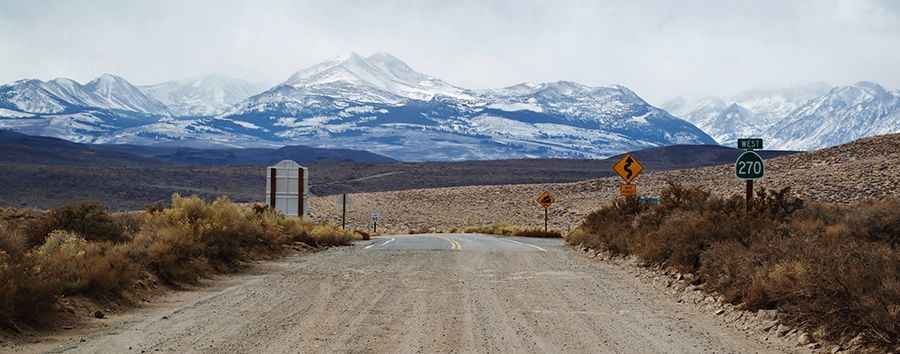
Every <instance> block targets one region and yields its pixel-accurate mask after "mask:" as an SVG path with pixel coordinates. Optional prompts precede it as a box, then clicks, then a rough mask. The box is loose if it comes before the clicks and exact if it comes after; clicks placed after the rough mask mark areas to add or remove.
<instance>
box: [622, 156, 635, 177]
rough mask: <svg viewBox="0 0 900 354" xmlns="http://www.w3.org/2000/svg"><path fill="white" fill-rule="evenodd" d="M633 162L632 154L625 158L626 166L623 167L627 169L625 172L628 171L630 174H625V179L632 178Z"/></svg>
mask: <svg viewBox="0 0 900 354" xmlns="http://www.w3.org/2000/svg"><path fill="white" fill-rule="evenodd" d="M633 163H634V160H632V159H631V156H628V158H627V159H625V166H624V167H623V168H622V169H623V170H625V172H628V175H626V176H625V179H630V178H631V175H632V174H633V173H634V172H631V164H633Z"/></svg>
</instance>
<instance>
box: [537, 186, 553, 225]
mask: <svg viewBox="0 0 900 354" xmlns="http://www.w3.org/2000/svg"><path fill="white" fill-rule="evenodd" d="M536 201H537V203H538V204H540V205H541V207H543V208H544V232H547V231H548V230H549V227H550V206H551V205H553V203H555V202H556V199H555V198H553V195H552V194H550V192H548V191H543V192H541V194H540V195H538V197H537V200H536Z"/></svg>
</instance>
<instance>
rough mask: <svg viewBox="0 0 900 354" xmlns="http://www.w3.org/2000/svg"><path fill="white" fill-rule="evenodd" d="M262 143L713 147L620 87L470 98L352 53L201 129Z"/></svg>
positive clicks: (405, 148) (603, 149) (575, 150)
mask: <svg viewBox="0 0 900 354" xmlns="http://www.w3.org/2000/svg"><path fill="white" fill-rule="evenodd" d="M196 124H198V125H201V124H202V125H203V126H205V127H212V128H215V129H222V130H225V131H229V132H240V133H242V134H243V135H245V136H252V137H255V138H257V139H259V141H264V142H269V143H282V142H285V141H289V142H291V143H298V144H305V145H313V146H323V147H332V146H343V147H353V148H360V149H365V150H369V151H374V152H378V153H381V154H385V155H387V156H391V157H394V158H398V159H404V160H433V159H440V160H445V159H486V158H509V157H548V156H552V157H605V156H609V155H613V154H616V153H619V152H622V151H624V150H630V149H638V148H643V147H649V146H659V145H670V144H679V143H694V144H711V143H713V142H714V141H713V140H712V139H711V138H710V137H709V136H708V135H706V134H705V133H703V132H702V131H701V130H699V129H697V128H696V127H694V126H692V125H691V124H689V123H687V122H685V121H683V120H680V119H678V118H675V117H673V116H671V115H670V114H668V113H667V112H665V111H663V110H660V109H658V108H655V107H653V106H651V105H649V104H648V103H647V102H645V101H644V100H642V99H641V98H640V97H638V96H637V95H636V94H635V93H634V92H632V91H630V90H628V89H627V88H625V87H622V86H609V87H589V86H585V85H581V84H578V83H574V82H565V81H561V82H552V83H542V84H520V85H516V86H512V87H507V88H503V89H496V90H481V91H474V90H467V89H463V88H460V87H457V86H454V85H452V84H449V83H447V82H445V81H442V80H440V79H436V78H434V77H431V76H428V75H425V74H422V73H418V72H416V71H415V70H413V69H412V68H410V67H409V66H408V65H406V64H405V63H403V62H402V61H400V60H399V59H397V58H395V57H393V56H391V55H388V54H384V53H378V54H375V55H372V56H369V57H362V56H359V55H357V54H351V55H350V56H348V57H344V58H341V59H337V60H331V61H327V62H324V63H322V64H318V65H314V66H312V67H309V68H306V69H303V70H300V71H298V72H297V73H296V74H294V75H293V76H291V77H290V78H289V79H288V80H286V81H285V82H284V83H282V84H281V85H278V86H276V87H274V88H272V89H270V90H268V91H266V92H263V93H261V94H259V95H256V96H253V97H250V98H249V99H247V100H245V101H243V102H241V103H239V104H237V105H235V106H234V107H232V109H231V110H229V111H228V112H227V113H226V114H223V115H221V116H219V117H217V118H216V119H213V120H205V121H203V122H198V123H196Z"/></svg>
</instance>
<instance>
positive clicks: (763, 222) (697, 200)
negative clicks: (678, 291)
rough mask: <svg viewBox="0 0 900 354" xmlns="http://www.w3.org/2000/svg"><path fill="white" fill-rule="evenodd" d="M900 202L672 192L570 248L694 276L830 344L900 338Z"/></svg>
mask: <svg viewBox="0 0 900 354" xmlns="http://www.w3.org/2000/svg"><path fill="white" fill-rule="evenodd" d="M898 206H900V202H897V201H888V202H873V203H864V204H859V205H855V206H852V207H835V206H823V205H804V203H803V202H802V201H801V200H798V199H796V198H793V197H791V195H790V192H789V190H782V191H780V192H777V193H775V192H766V191H760V192H759V193H758V194H757V195H756V197H755V199H754V208H753V209H752V210H751V211H750V212H749V213H748V212H747V211H746V210H745V205H744V203H743V201H742V199H741V198H738V197H735V198H731V199H722V198H717V197H713V196H711V195H710V194H709V193H707V192H705V191H703V190H701V189H698V188H691V189H688V188H682V187H680V186H678V185H670V186H669V188H667V189H666V190H665V191H664V192H663V193H662V203H661V205H660V206H656V207H648V206H641V205H639V204H638V203H637V201H635V200H628V201H622V202H620V203H618V204H617V205H613V206H609V207H605V208H602V209H600V210H598V211H596V212H594V213H592V214H590V215H589V216H588V217H587V219H586V220H585V221H584V223H583V224H582V225H581V226H580V227H578V228H577V229H576V230H575V231H573V232H572V233H571V234H570V235H568V236H567V241H568V242H569V243H570V244H573V245H583V246H587V247H591V248H596V249H604V250H607V251H609V252H611V253H613V254H617V255H636V256H638V257H639V258H640V259H641V260H642V261H643V262H645V263H646V264H647V265H663V266H668V267H672V268H675V269H677V270H679V271H681V272H689V273H696V274H698V275H699V278H698V281H702V282H706V284H707V286H706V287H705V288H706V289H709V290H713V291H717V292H719V293H721V294H723V295H724V296H725V297H726V299H727V300H728V301H730V302H732V303H735V304H738V303H743V304H744V305H745V306H746V307H747V308H748V309H751V310H755V309H775V308H777V309H780V310H781V311H782V312H783V313H784V314H785V315H786V316H787V318H786V320H788V321H790V322H793V323H794V324H797V325H802V326H805V327H807V328H808V329H810V330H811V332H814V333H819V334H821V335H822V336H824V337H828V338H830V339H846V338H848V337H853V336H855V335H856V334H863V336H864V337H865V338H866V339H867V340H868V341H869V342H870V343H873V344H875V345H883V346H888V345H896V344H897V342H898V336H900V325H898V323H900V250H898V248H897V247H898V237H900V236H898V235H900V234H898V230H900V208H898Z"/></svg>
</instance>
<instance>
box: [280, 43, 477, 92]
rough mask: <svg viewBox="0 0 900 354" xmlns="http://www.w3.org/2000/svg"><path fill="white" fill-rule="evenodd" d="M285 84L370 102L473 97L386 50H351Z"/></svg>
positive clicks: (298, 74)
mask: <svg viewBox="0 0 900 354" xmlns="http://www.w3.org/2000/svg"><path fill="white" fill-rule="evenodd" d="M282 85H283V86H290V87H292V88H294V89H297V90H300V92H303V93H304V94H307V93H326V94H330V95H333V94H334V93H336V92H340V94H341V95H342V97H344V98H346V99H350V100H354V101H359V102H370V103H400V102H402V101H403V100H406V99H414V100H421V101H427V100H430V99H432V98H433V97H434V96H436V95H442V96H450V97H456V98H470V96H469V95H468V94H467V93H466V92H465V91H466V90H463V89H461V88H459V87H456V86H453V85H450V84H448V83H446V82H444V81H442V80H439V79H436V78H433V77H430V76H428V75H425V74H421V73H419V72H416V71H415V70H413V69H412V68H410V67H409V66H408V65H406V63H404V62H402V61H400V60H399V59H397V58H395V57H394V56H392V55H390V54H387V53H376V54H373V55H371V56H369V57H367V58H363V57H362V56H360V55H359V54H356V53H351V54H350V55H349V56H346V57H342V58H337V59H333V60H329V61H326V62H324V63H321V64H318V65H314V66H311V67H309V68H306V69H303V70H300V71H298V72H297V73H295V74H294V75H292V76H291V77H290V78H289V79H287V81H285V82H284V83H283V84H282Z"/></svg>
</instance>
